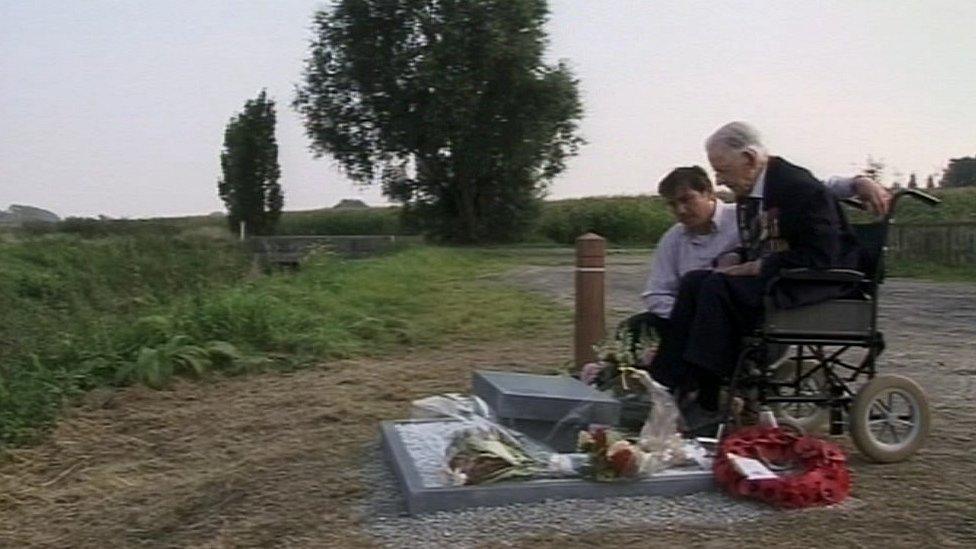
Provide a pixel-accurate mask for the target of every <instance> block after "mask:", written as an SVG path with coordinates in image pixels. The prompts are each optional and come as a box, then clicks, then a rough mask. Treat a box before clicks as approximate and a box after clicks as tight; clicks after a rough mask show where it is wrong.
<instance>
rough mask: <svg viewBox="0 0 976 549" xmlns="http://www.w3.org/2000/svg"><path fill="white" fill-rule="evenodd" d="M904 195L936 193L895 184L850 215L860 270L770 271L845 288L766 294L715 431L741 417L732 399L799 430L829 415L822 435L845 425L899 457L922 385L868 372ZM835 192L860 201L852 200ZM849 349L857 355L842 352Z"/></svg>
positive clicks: (909, 449) (907, 446)
mask: <svg viewBox="0 0 976 549" xmlns="http://www.w3.org/2000/svg"><path fill="white" fill-rule="evenodd" d="M906 196H907V197H912V198H914V199H918V200H921V201H922V202H925V203H927V204H929V205H932V206H934V205H936V204H938V203H939V202H940V200H939V199H937V198H935V197H933V196H930V195H928V194H925V193H923V192H921V191H918V190H916V189H903V190H899V191H897V192H896V193H894V195H893V196H892V200H891V206H890V209H889V212H888V214H887V215H885V216H884V217H883V218H882V219H881V220H880V221H877V222H873V223H865V224H852V228H853V229H854V233H855V236H856V237H857V239H858V241H859V244H860V245H861V247H862V249H863V250H864V252H865V261H864V268H865V270H864V272H859V271H854V270H847V269H843V270H841V269H838V270H828V271H814V270H809V269H793V270H787V271H784V272H783V273H781V274H780V277H779V278H778V279H777V280H774V281H772V283H771V285H775V284H777V283H780V282H781V281H789V282H790V283H794V282H795V281H801V282H800V283H804V284H805V283H812V284H818V283H828V284H845V285H850V286H851V288H852V289H853V290H854V291H853V292H852V295H851V296H850V297H845V298H842V299H832V300H829V301H825V302H821V303H816V304H813V305H807V306H801V307H797V308H793V309H778V308H776V307H775V306H774V305H773V302H772V299H771V298H770V297H767V298H766V303H765V306H764V317H763V321H762V323H761V325H760V326H759V327H758V329H757V330H756V331H755V332H754V333H752V334H750V336H748V337H746V338H745V340H744V341H743V346H742V350H741V352H740V354H739V358H738V360H737V363H736V365H735V369H734V370H733V373H732V376H731V382H730V384H729V387H728V398H727V399H726V407H725V411H724V414H723V419H722V423H721V427H720V432H725V431H726V427H727V426H729V425H735V424H737V423H741V421H742V417H741V414H738V413H736V412H735V403H736V401H737V402H738V403H739V404H742V403H743V402H744V403H747V404H746V406H756V405H758V407H759V408H760V409H767V408H768V409H771V410H772V411H774V412H776V413H777V415H778V416H779V418H780V422H781V424H784V425H783V426H784V427H793V428H795V429H796V430H800V431H803V430H810V429H815V428H819V427H822V425H821V424H822V423H828V425H829V433H830V434H831V435H841V434H844V433H845V431H846V432H847V433H849V435H850V436H851V439H852V440H853V442H854V445H855V446H856V447H857V449H858V450H859V451H860V452H861V453H862V454H863V455H864V456H866V457H867V458H869V459H870V460H873V461H876V462H880V463H892V462H898V461H903V460H905V459H907V458H908V457H910V456H911V455H912V454H914V453H915V452H916V451H917V450H918V449H919V448H920V447H921V446H922V445H923V444H924V442H925V439H926V438H927V436H928V432H929V425H930V421H931V411H930V407H929V403H928V399H927V397H926V395H925V392H924V391H923V390H922V388H921V387H919V385H918V384H917V383H915V382H914V381H912V380H911V379H909V378H907V377H904V376H899V375H891V374H878V372H877V362H878V358H879V357H880V356H881V354H882V353H883V352H884V348H885V344H884V336H883V334H882V333H881V332H880V331H879V330H878V301H879V298H880V292H879V289H880V286H881V284H882V283H883V281H884V254H885V250H886V240H887V235H888V225H889V224H890V223H891V221H892V218H893V216H894V212H895V208H896V206H897V204H898V201H899V199H901V198H903V197H906ZM844 202H846V203H848V205H852V206H855V207H859V208H862V209H863V206H862V205H861V204H860V203H859V202H857V201H854V200H846V201H844ZM855 350H858V351H857V352H858V353H859V354H861V355H862V356H860V359H858V358H857V357H854V358H851V357H850V356H849V355H852V354H854V353H855Z"/></svg>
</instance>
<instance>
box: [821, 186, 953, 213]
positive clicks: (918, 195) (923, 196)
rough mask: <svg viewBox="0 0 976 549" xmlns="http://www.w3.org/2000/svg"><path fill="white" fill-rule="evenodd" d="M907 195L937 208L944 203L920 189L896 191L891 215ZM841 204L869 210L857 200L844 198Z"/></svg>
mask: <svg viewBox="0 0 976 549" xmlns="http://www.w3.org/2000/svg"><path fill="white" fill-rule="evenodd" d="M906 195H907V196H910V197H912V198H914V199H916V200H920V201H922V202H925V203H926V204H928V205H929V206H937V205H939V204H941V203H942V201H941V200H939V199H938V198H936V197H934V196H932V195H930V194H928V193H923V192H922V191H920V190H918V189H899V190H897V191H895V193H894V194H893V195H892V197H891V207H890V208H889V211H890V212H891V213H894V211H895V204H896V203H897V202H898V199H899V198H901V197H903V196H906ZM840 202H841V203H842V204H844V205H847V206H850V207H852V208H856V209H858V210H864V211H866V210H867V209H868V206H867V204H865V203H864V202H861V201H860V200H859V199H857V198H842V199H841V200H840Z"/></svg>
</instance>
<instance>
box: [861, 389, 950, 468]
mask: <svg viewBox="0 0 976 549" xmlns="http://www.w3.org/2000/svg"><path fill="white" fill-rule="evenodd" d="M930 419H931V411H930V410H929V401H928V397H926V396H925V391H923V390H922V388H921V387H919V386H918V384H917V383H915V382H914V381H912V380H911V379H908V378H907V377H903V376H897V375H880V376H877V377H875V378H874V379H872V380H871V381H869V382H868V383H867V384H865V385H864V386H863V387H861V389H860V390H859V391H858V392H857V395H856V396H855V397H854V404H853V406H852V407H851V415H850V422H849V429H850V433H851V438H852V439H853V440H854V444H855V445H856V446H857V449H858V450H860V451H861V453H862V454H864V455H865V456H867V457H868V458H870V459H871V460H874V461H877V462H879V463H894V462H897V461H904V460H905V459H908V457H910V456H911V455H912V454H914V453H915V452H916V451H917V450H918V449H919V448H920V447H921V446H922V444H923V443H924V442H925V439H926V438H927V437H928V435H929V423H930Z"/></svg>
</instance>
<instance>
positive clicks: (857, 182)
mask: <svg viewBox="0 0 976 549" xmlns="http://www.w3.org/2000/svg"><path fill="white" fill-rule="evenodd" d="M854 193H855V194H856V195H857V197H858V198H859V199H860V200H861V202H863V203H864V204H866V205H867V207H868V209H869V210H871V211H872V212H874V213H875V214H876V215H885V214H887V213H888V209H889V208H890V207H891V192H889V191H888V189H886V188H884V187H882V186H881V185H880V184H878V182H877V181H875V180H874V179H871V178H870V177H868V176H866V175H859V176H857V177H855V178H854Z"/></svg>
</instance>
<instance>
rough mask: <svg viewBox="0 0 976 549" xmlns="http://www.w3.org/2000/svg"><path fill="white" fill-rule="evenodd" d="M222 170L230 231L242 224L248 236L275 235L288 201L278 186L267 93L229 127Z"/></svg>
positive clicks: (221, 184) (272, 116)
mask: <svg viewBox="0 0 976 549" xmlns="http://www.w3.org/2000/svg"><path fill="white" fill-rule="evenodd" d="M220 168H221V170H222V171H223V178H222V179H221V180H220V181H218V182H217V191H218V192H219V194H220V198H221V199H223V201H224V204H226V205H227V220H228V222H229V223H230V228H231V230H232V231H236V230H237V228H238V226H239V224H240V222H241V221H243V222H244V223H245V224H246V228H247V232H248V233H249V234H258V235H260V234H271V233H273V232H274V228H275V225H276V224H277V223H278V218H279V217H280V215H281V208H282V207H283V206H284V204H285V199H284V196H283V195H282V192H281V186H280V185H278V178H279V177H280V176H281V170H280V169H279V167H278V143H277V141H276V140H275V103H274V101H272V100H270V99H268V97H267V93H266V92H265V91H264V90H261V93H259V94H258V96H257V97H256V98H254V99H250V100H248V101H247V102H246V103H245V104H244V110H243V111H242V112H241V113H239V114H237V115H235V116H234V117H233V118H231V119H230V122H229V123H228V124H227V129H226V130H224V149H223V151H221V153H220Z"/></svg>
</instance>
